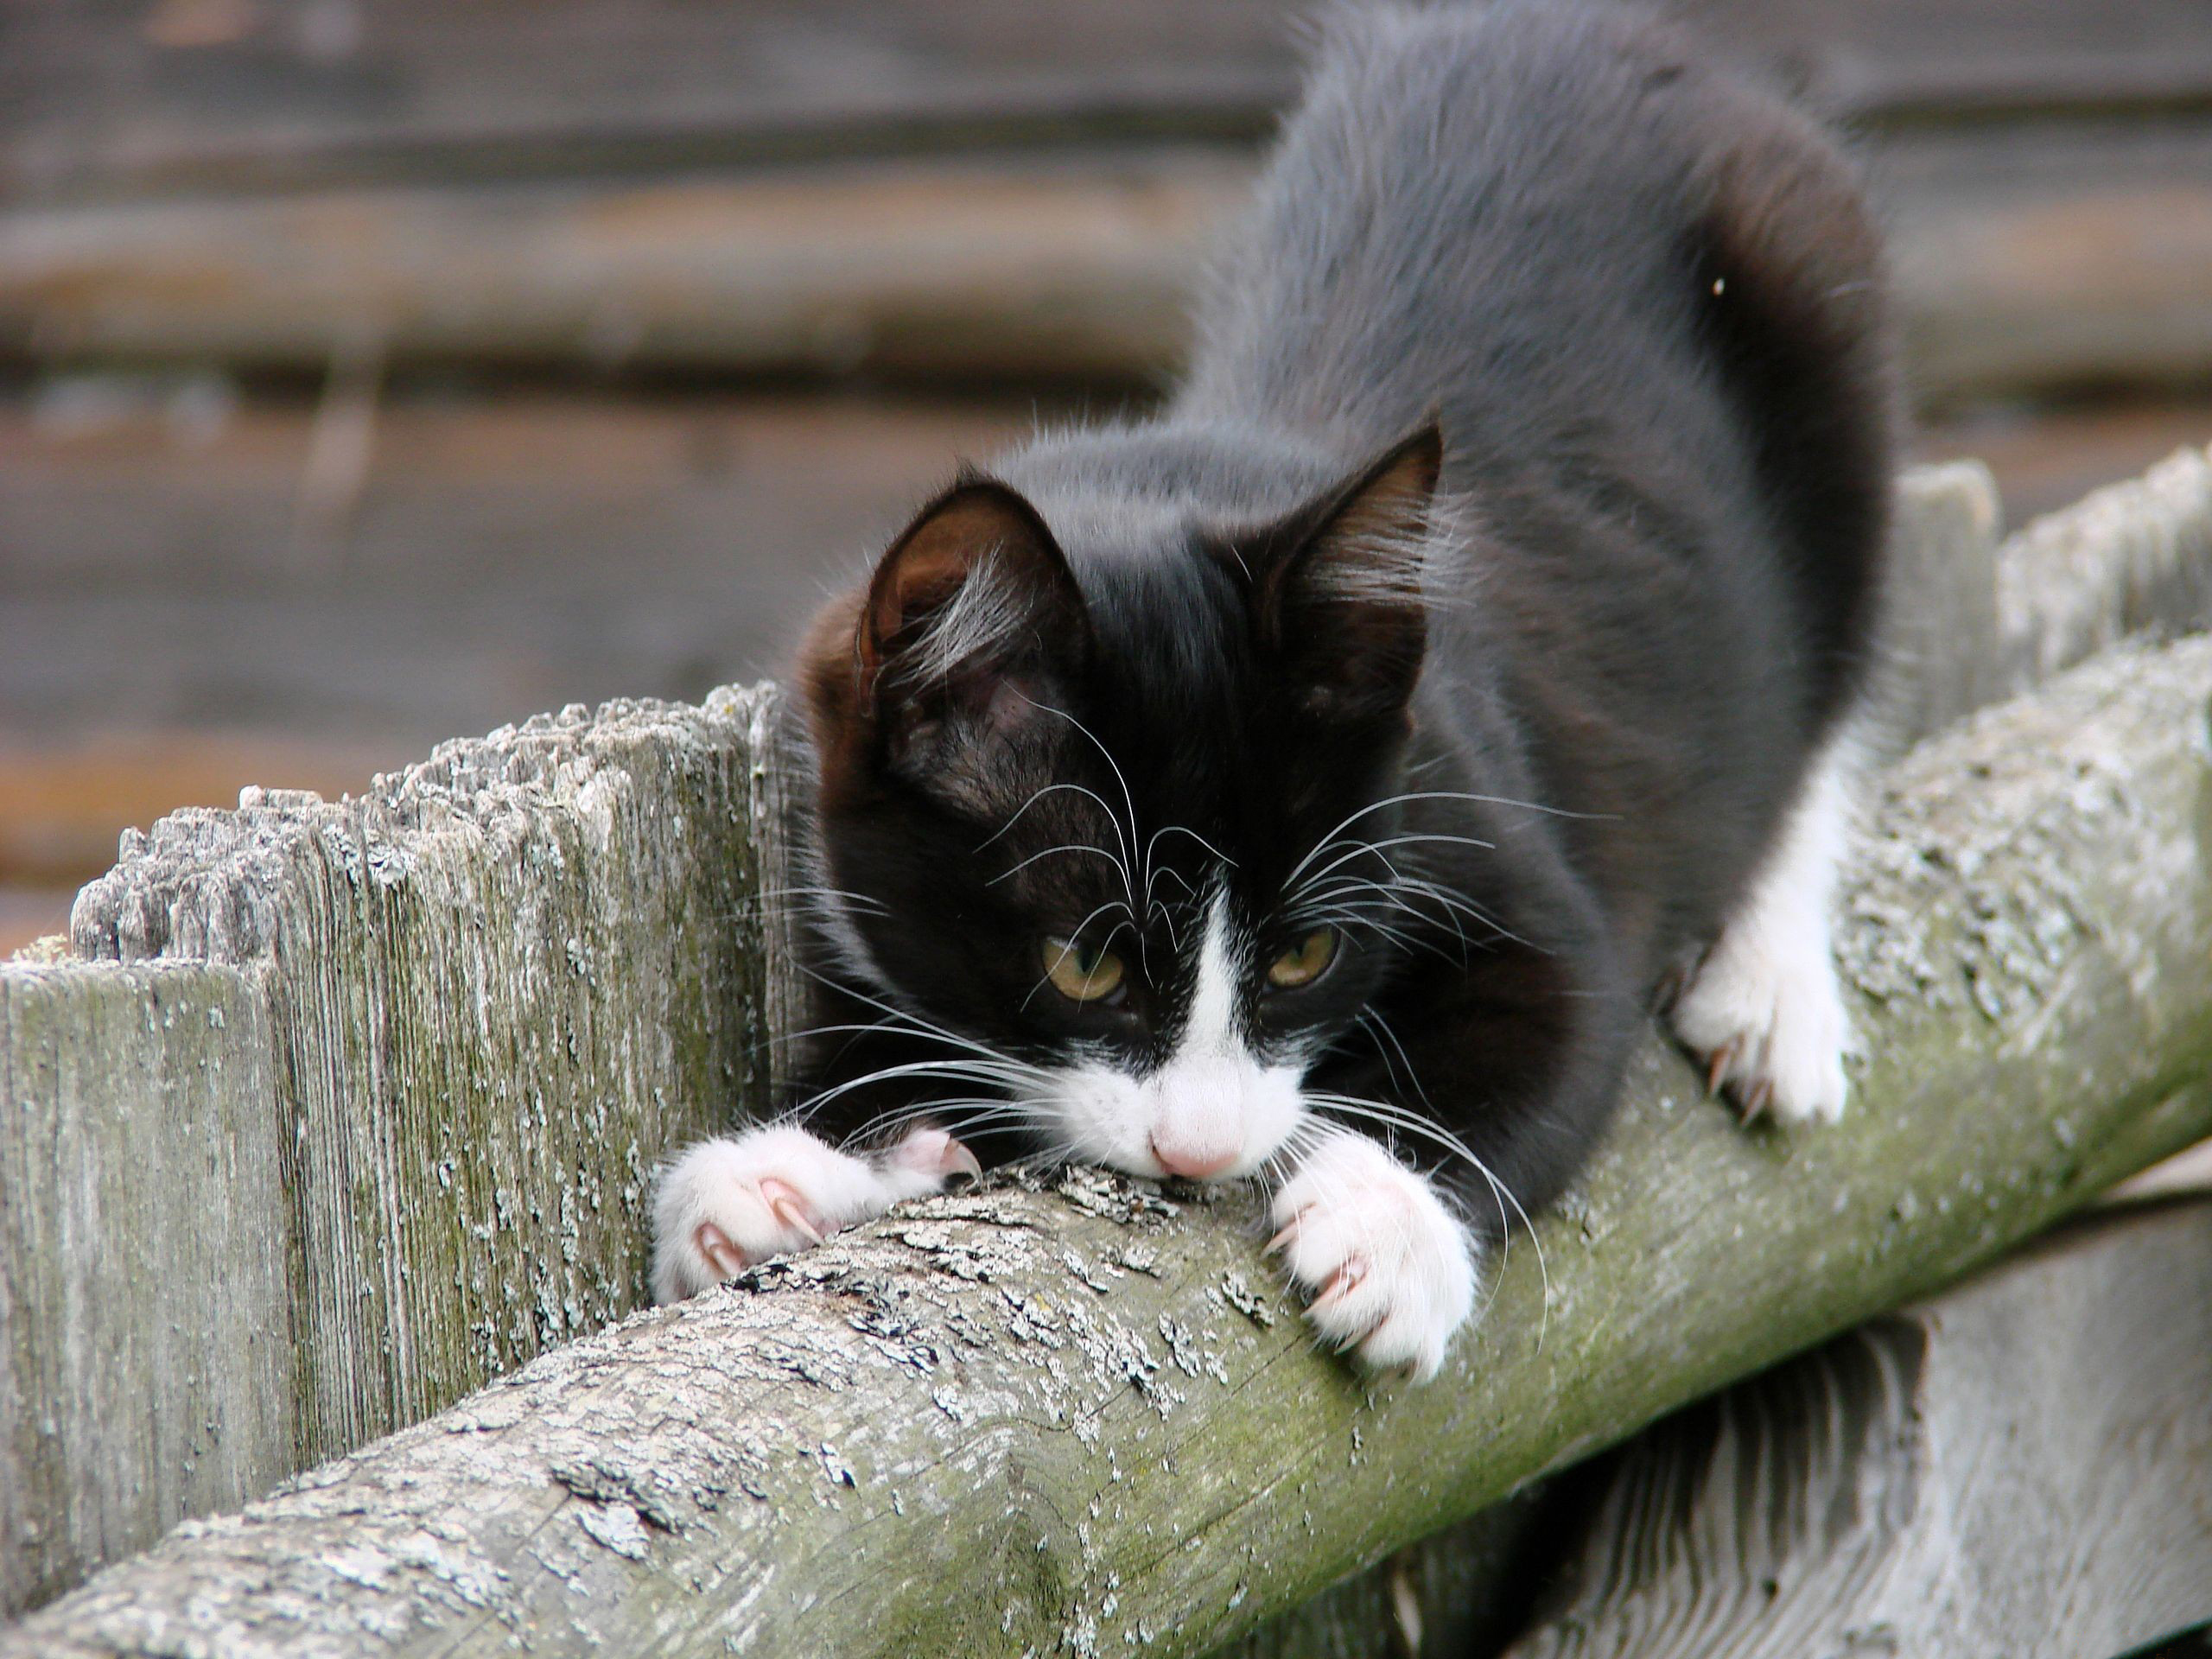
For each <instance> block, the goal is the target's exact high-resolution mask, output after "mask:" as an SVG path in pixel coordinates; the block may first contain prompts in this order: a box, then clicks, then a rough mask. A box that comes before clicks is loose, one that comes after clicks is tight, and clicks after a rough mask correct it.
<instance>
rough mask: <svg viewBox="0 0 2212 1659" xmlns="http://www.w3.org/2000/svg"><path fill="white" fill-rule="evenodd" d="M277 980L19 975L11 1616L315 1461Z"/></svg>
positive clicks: (7, 1019) (192, 968) (2, 1032)
mask: <svg viewBox="0 0 2212 1659" xmlns="http://www.w3.org/2000/svg"><path fill="white" fill-rule="evenodd" d="M271 1070H272V1054H271V1050H270V1045H269V1041H268V1028H267V1013H266V1004H265V1002H264V999H263V996H262V995H261V991H260V986H259V982H258V979H257V976H256V975H254V974H253V973H251V972H248V971H242V970H240V969H237V968H234V967H226V966H215V965H209V964H204V963H138V964H133V965H132V966H130V967H128V968H124V969H119V970H118V969H112V968H111V967H108V966H106V965H104V964H103V965H98V966H94V965H88V964H83V963H54V964H51V965H43V966H29V965H16V966H11V967H10V968H9V969H7V970H6V971H4V972H0V1105H4V1107H5V1109H4V1110H0V1540H5V1541H6V1543H5V1548H0V1609H10V1610H12V1609H13V1608H15V1607H17V1606H20V1605H22V1604H23V1603H24V1602H25V1601H27V1600H36V1599H43V1598H44V1597H45V1596H48V1595H51V1594H54V1593H56V1592H59V1591H61V1590H63V1589H66V1588H67V1587H68V1586H70V1585H72V1584H73V1583H75V1582H76V1581H77V1580H78V1579H79V1578H81V1577H82V1576H83V1574H84V1572H85V1569H86V1567H89V1566H92V1565H94V1564H97V1563H99V1562H100V1561H103V1560H111V1559H112V1558H113V1557H115V1556H117V1555H118V1554H126V1553H128V1552H129V1551H130V1550H132V1549H136V1548H140V1547H141V1546H142V1545H143V1544H144V1543H145V1542H146V1541H147V1540H148V1536H149V1532H150V1531H151V1530H153V1529H156V1528H158V1527H159V1526H160V1525H162V1524H164V1523H166V1522H171V1521H174V1520H175V1519H177V1518H178V1517H179V1516H185V1515H190V1514H196V1513H198V1512H200V1511H202V1510H212V1509H234V1508H236V1507H237V1506H238V1504H240V1503H244V1502H245V1501H246V1500H247V1499H248V1498H251V1497H258V1496H259V1495H260V1494H261V1493H262V1492H264V1491H266V1490H267V1489H268V1486H269V1483H270V1480H271V1479H272V1478H274V1477H275V1476H277V1475H280V1474H282V1473H283V1472H284V1471H287V1470H289V1469H291V1468H293V1467H295V1466H296V1462H295V1457H296V1452H295V1447H294V1437H295V1423H294V1420H293V1414H292V1410H291V1405H292V1401H293V1399H294V1393H295V1390H294V1357H293V1351H292V1342H291V1333H290V1332H289V1329H288V1322H287V1310H288V1300H289V1287H288V1286H287V1284H286V1282H285V1262H286V1255H287V1251H286V1244H287V1242H288V1240H289V1235H290V1233H291V1230H292V1229H291V1220H290V1211H289V1206H288V1205H287V1204H286V1202H285V1199H284V1191H283V1175H282V1169H281V1166H282V1162H283V1153H284V1148H283V1144H282V1137H281V1136H280V1135H278V1133H277V1122H276V1119H275V1117H274V1116H273V1115H272V1114H271V1113H270V1110H269V1102H270V1098H271V1097H272V1095H273V1088H272V1079H271V1075H270V1074H271Z"/></svg>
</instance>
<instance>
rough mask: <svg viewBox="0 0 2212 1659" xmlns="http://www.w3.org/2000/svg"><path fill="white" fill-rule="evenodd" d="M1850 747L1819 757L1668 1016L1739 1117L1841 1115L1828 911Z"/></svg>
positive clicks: (1838, 1001)
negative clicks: (1763, 859) (1776, 836)
mask: <svg viewBox="0 0 2212 1659" xmlns="http://www.w3.org/2000/svg"><path fill="white" fill-rule="evenodd" d="M1854 754H1855V752H1854V751H1853V749H1852V748H1851V747H1849V746H1848V745H1843V746H1841V747H1837V748H1835V749H1834V751H1832V752H1831V753H1829V754H1827V755H1826V756H1823V757H1822V758H1821V760H1819V761H1817V762H1816V763H1815V766H1814V767H1813V770H1812V772H1810V773H1809V774H1808V776H1807V779H1806V780H1805V783H1804V785H1803V787H1802V790H1801V791H1800V797H1799V800H1798V802H1797V804H1796V806H1795V807H1793V808H1792V809H1791V812H1790V816H1789V821H1788V822H1787V823H1785V825H1784V826H1783V833H1782V836H1780V838H1779V839H1778V840H1777V842H1776V843H1775V845H1774V847H1773V848H1772V849H1770V852H1769V855H1768V859H1767V865H1766V868H1764V869H1763V870H1761V871H1760V872H1759V874H1758V876H1757V878H1756V879H1755V880H1753V881H1752V883H1751V888H1750V890H1749V891H1748V892H1746V893H1745V894H1744V896H1743V898H1742V899H1740V900H1738V904H1737V907H1736V911H1735V913H1734V914H1733V915H1732V916H1730V917H1729V918H1728V922H1727V925H1726V926H1725V927H1723V928H1722V929H1721V930H1720V937H1719V939H1718V940H1716V941H1715V942H1714V944H1713V949H1712V950H1709V951H1708V952H1707V953H1706V957H1705V960H1704V961H1702V962H1700V963H1698V964H1697V969H1696V971H1695V972H1694V973H1693V974H1692V975H1691V976H1690V982H1689V984H1688V987H1687V988H1685V989H1684V990H1683V991H1682V993H1681V995H1680V996H1678V997H1676V998H1675V1002H1674V1006H1673V1007H1671V1008H1670V1009H1669V1011H1668V1012H1669V1017H1670V1018H1671V1019H1672V1020H1673V1022H1674V1027H1675V1033H1676V1034H1677V1035H1678V1036H1680V1037H1681V1039H1682V1046H1684V1047H1685V1048H1687V1049H1688V1050H1689V1052H1691V1053H1692V1054H1694V1055H1695V1056H1697V1057H1698V1058H1699V1059H1700V1061H1701V1062H1702V1063H1703V1064H1704V1065H1705V1067H1706V1078H1707V1084H1709V1085H1710V1086H1711V1087H1712V1089H1713V1091H1714V1092H1715V1093H1717V1094H1726V1096H1728V1097H1729V1098H1730V1099H1731V1100H1732V1101H1734V1102H1735V1103H1736V1107H1737V1109H1738V1111H1740V1112H1741V1113H1742V1114H1743V1116H1744V1118H1745V1122H1750V1121H1751V1120H1753V1119H1756V1118H1760V1117H1764V1116H1772V1117H1773V1118H1775V1119H1776V1120H1777V1121H1778V1122H1783V1123H1808V1122H1834V1121H1835V1120H1836V1119H1837V1118H1839V1117H1840V1116H1843V1103H1844V1096H1845V1094H1846V1092H1847V1084H1846V1082H1845V1079H1844V1074H1843V1054H1844V1049H1845V1047H1846V1046H1847V1043H1848V1042H1849V1040H1850V1036H1851V1027H1850V1020H1849V1016H1848V1015H1847V1014H1846V1013H1845V1012H1844V1006H1843V995H1842V993H1841V991H1840V989H1839V988H1837V985H1836V977H1835V957H1834V950H1833V949H1832V947H1831V944H1830V938H1829V925H1828V912H1829V907H1830V904H1831V899H1832V894H1833V892H1834V884H1835V866H1836V861H1837V859H1838V858H1839V857H1840V855H1841V852H1842V849H1843V844H1844V840H1845V833H1844V826H1845V819H1846V810H1845V802H1846V798H1847V794H1848V789H1849V783H1850V779H1851V776H1852V773H1853V766H1854V765H1855V759H1854Z"/></svg>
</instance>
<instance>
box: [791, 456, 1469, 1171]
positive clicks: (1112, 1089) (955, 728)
mask: <svg viewBox="0 0 2212 1659" xmlns="http://www.w3.org/2000/svg"><path fill="white" fill-rule="evenodd" d="M1439 464H1440V441H1439V438H1438V435H1437V433H1436V431H1435V429H1433V427H1430V428H1426V429H1423V430H1421V432H1419V433H1416V434H1414V435H1413V436H1412V437H1410V438H1408V439H1407V440H1406V441H1404V442H1402V443H1400V444H1399V445H1397V446H1395V448H1392V449H1391V450H1390V451H1389V452H1388V453H1387V454H1384V455H1383V456H1382V457H1381V458H1380V459H1378V460H1377V461H1376V462H1375V463H1374V464H1373V465H1372V466H1370V467H1366V468H1363V469H1362V470H1361V471H1360V472H1359V473H1358V474H1356V475H1355V476H1353V477H1351V479H1349V480H1345V481H1344V482H1343V483H1342V484H1340V485H1339V486H1337V487H1335V488H1333V489H1331V490H1329V491H1327V492H1325V493H1322V494H1321V495H1320V496H1319V498H1318V499H1314V500H1312V501H1310V502H1308V503H1306V505H1304V506H1302V507H1301V508H1300V509H1299V510H1298V511H1296V512H1292V513H1289V514H1287V515H1284V516H1281V517H1279V518H1275V519H1274V520H1273V521H1272V522H1269V523H1266V524H1257V525H1252V524H1245V525H1220V524H1195V525H1194V524H1182V525H1181V526H1180V527H1179V529H1178V530H1176V531H1174V532H1173V544H1172V545H1163V546H1154V547H1149V548H1147V549H1146V550H1143V553H1142V556H1128V551H1127V550H1126V549H1125V550H1122V552H1121V553H1120V554H1119V555H1117V556H1109V555H1107V554H1105V553H1103V552H1102V551H1101V550H1099V549H1097V548H1094V547H1087V546H1082V545H1073V544H1071V545H1067V546H1064V545H1063V543H1062V542H1061V540H1060V539H1058V538H1057V537H1055V535H1054V533H1053V531H1052V527H1051V526H1050V525H1048V524H1046V520H1045V518H1044V517H1043V516H1042V515H1041V514H1040V513H1039V512H1038V511H1037V509H1036V508H1035V507H1033V505H1031V504H1030V502H1029V501H1028V500H1027V499H1024V497H1023V496H1022V495H1020V493H1017V492H1015V491H1014V489H1012V488H1010V487H1009V486H1007V485H1005V484H1003V483H1001V482H999V481H996V480H991V479H988V478H984V477H980V476H969V477H966V478H963V480H962V481H960V482H959V483H957V484H956V485H955V486H953V487H952V488H951V489H950V490H949V491H947V492H946V493H944V495H942V496H940V497H939V498H938V499H937V500H936V501H934V502H932V503H931V505H929V506H928V507H926V508H925V509H924V510H923V512H921V513H920V515H919V516H918V518H916V519H915V520H914V522H913V523H912V524H911V525H910V526H909V527H908V528H907V529H906V531H905V532H904V533H903V534H901V535H900V537H899V538H898V539H897V541H896V542H894V543H893V545H892V547H891V548H890V550H889V551H887V553H886V554H885V555H884V556H883V558H882V559H881V561H880V563H878V565H877V567H876V569H875V571H874V576H873V578H872V580H871V581H870V582H869V583H868V587H867V588H866V590H865V592H863V593H861V594H858V595H855V597H854V598H853V599H852V600H850V601H848V602H846V603H845V604H843V605H841V606H840V607H836V608H834V609H833V610H832V611H831V612H829V613H827V614H826V615H825V616H824V618H823V620H822V621H821V622H820V623H819V624H818V625H817V628H816V631H815V632H814V634H813V635H812V637H811V638H810V642H809V645H808V647H807V652H806V659H805V663H804V677H805V682H806V690H807V695H808V697H809V702H810V715H811V719H812V725H813V730H814V736H815V740H816V742H817V748H818V750H819V755H820V790H821V793H820V812H821V834H822V846H823V855H824V859H825V861H826V863H827V866H828V868H827V871H826V885H827V887H829V889H831V890H832V892H833V897H832V898H831V899H830V900H829V905H828V906H827V911H828V914H827V918H826V924H825V927H824V930H823V931H824V933H825V936H826V937H827V938H828V939H829V943H830V945H831V947H832V949H833V950H834V951H835V953H836V957H838V958H839V960H838V963H837V969H838V971H839V972H840V973H841V974H842V976H845V977H848V978H849V979H850V980H852V981H853V982H855V984H856V985H857V986H858V987H859V988H861V990H862V991H863V992H864V993H865V994H866V995H868V996H869V997H870V998H872V999H875V1000H877V1001H880V1004H881V1005H882V1007H883V1008H884V1010H885V1013H886V1015H887V1017H888V1016H890V1015H891V1014H892V1012H893V1010H896V1011H897V1015H898V1018H897V1020H896V1023H897V1024H899V1026H900V1027H902V1028H904V1029H907V1030H910V1031H912V1030H920V1029H923V1028H930V1029H932V1030H934V1031H935V1032H936V1033H938V1039H939V1040H940V1041H941V1043H942V1047H943V1052H944V1061H943V1062H942V1064H943V1066H944V1070H943V1071H941V1072H936V1073H932V1074H931V1080H932V1088H933V1090H935V1089H938V1088H941V1092H942V1096H943V1097H944V1098H945V1099H947V1100H965V1101H971V1102H975V1103H978V1105H979V1109H981V1103H986V1102H989V1103H999V1106H1000V1116H1001V1118H1003V1116H1005V1115H1006V1108H1007V1106H1009V1105H1010V1107H1011V1109H1012V1111H1013V1113H1014V1115H1017V1116H1019V1117H1020V1120H1021V1121H1022V1122H1023V1123H1024V1124H1025V1126H1026V1127H1027V1128H1029V1129H1030V1130H1032V1131H1033V1134H1034V1136H1035V1138H1036V1139H1037V1140H1038V1141H1040V1142H1041V1143H1043V1144H1045V1145H1047V1146H1052V1147H1058V1148H1059V1149H1061V1150H1063V1151H1066V1152H1070V1153H1072V1154H1075V1155H1077V1156H1079V1157H1083V1158H1086V1159H1090V1160H1097V1161H1101V1162H1104V1163H1108V1164H1111V1165H1114V1166H1118V1167H1120V1168H1123V1169H1127V1170H1130V1171H1133V1172H1135V1173H1142V1174H1153V1175H1157V1174H1160V1173H1177V1174H1183V1175H1188V1176H1192V1177H1197V1178H1201V1179H1214V1178H1225V1177H1230V1176H1236V1175H1242V1174H1245V1173H1249V1172H1250V1171H1252V1170H1253V1169H1255V1167H1257V1166H1259V1165H1260V1164H1261V1163H1262V1161H1264V1160H1266V1159H1268V1157H1269V1156H1271V1155H1272V1154H1274V1153H1276V1152H1277V1151H1278V1150H1281V1149H1282V1148H1283V1147H1285V1144H1286V1141H1287V1140H1288V1139H1289V1138H1290V1137H1291V1136H1292V1135H1293V1134H1294V1130H1296V1129H1297V1128H1298V1127H1299V1126H1300V1122H1301V1121H1302V1120H1303V1118H1304V1115H1305V1110H1306V1108H1305V1103H1304V1100H1303V1096H1302V1093H1301V1084H1302V1082H1303V1079H1304V1077H1305V1075H1306V1071H1307V1068H1308V1067H1309V1066H1310V1065H1312V1064H1313V1061H1314V1060H1315V1059H1316V1058H1318V1057H1319V1055H1320V1054H1321V1053H1322V1052H1324V1051H1325V1050H1326V1049H1328V1048H1329V1047H1330V1046H1332V1044H1335V1043H1337V1042H1338V1041H1339V1040H1341V1039H1344V1037H1345V1035H1346V1034H1347V1033H1348V1032H1349V1031H1350V1029H1351V1027H1352V1026H1353V1024H1354V1022H1355V1021H1356V1020H1358V1019H1359V1018H1360V1017H1361V1015H1362V1014H1363V1011H1364V1009H1365V1008H1366V1007H1367V1004H1368V1002H1369V1001H1370V998H1371V996H1372V995H1374V993H1375V991H1376V988H1377V987H1378V984H1379V982H1380V981H1381V979H1382V977H1383V976H1384V975H1385V974H1386V973H1388V972H1389V971H1391V969H1392V967H1393V963H1392V961H1391V950H1392V945H1391V940H1392V938H1393V937H1394V934H1395V931H1396V930H1395V927H1394V925H1393V923H1392V914H1393V908H1394V905H1395V903H1396V902H1397V901H1395V900H1394V899H1391V898H1390V897H1389V893H1388V890H1387V885H1386V883H1387V879H1388V878H1389V874H1390V872H1391V865H1390V862H1389V853H1388V851H1387V849H1378V848H1377V847H1376V843H1381V842H1389V839H1390V837H1391V836H1392V835H1393V833H1394V824H1395V820H1396V816H1397V813H1398V811H1399V810H1400V807H1399V805H1398V804H1397V803H1396V802H1395V799H1394V798H1395V797H1396V796H1397V795H1398V794H1399V793H1400V792H1401V791H1402V790H1403V789H1404V787H1405V785H1404V784H1403V782H1402V766H1403V759H1404V752H1405V748H1406V744H1407V739H1408V733H1409V730H1410V718H1411V717H1410V715H1409V712H1408V702H1409V699H1410V697H1411V695H1412V692H1413V690H1414V683H1415V682H1416V681H1417V680H1418V678H1419V677H1420V673H1421V664H1422V659H1423V656H1424V653H1425V650H1426V645H1427V620H1426V616H1425V613H1424V610H1423V603H1422V594H1421V553H1422V550H1423V548H1424V546H1425V544H1426V542H1427V536H1428V532H1429V524H1430V519H1431V513H1432V503H1433V493H1434V491H1435V487H1436V481H1437V473H1438V467H1439ZM948 1116H951V1117H952V1118H954V1119H955V1120H956V1121H957V1119H958V1117H959V1116H960V1113H959V1111H958V1110H957V1109H953V1110H951V1111H950V1112H949V1113H948Z"/></svg>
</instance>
